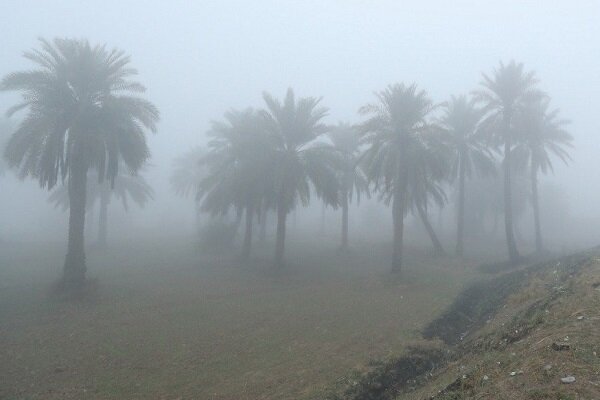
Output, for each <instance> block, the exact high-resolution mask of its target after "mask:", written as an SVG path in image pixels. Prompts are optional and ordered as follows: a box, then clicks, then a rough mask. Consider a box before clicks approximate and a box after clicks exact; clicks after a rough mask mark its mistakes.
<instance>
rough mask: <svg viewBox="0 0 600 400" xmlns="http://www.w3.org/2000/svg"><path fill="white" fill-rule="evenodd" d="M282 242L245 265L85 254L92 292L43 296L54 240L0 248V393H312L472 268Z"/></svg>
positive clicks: (411, 331)
mask: <svg viewBox="0 0 600 400" xmlns="http://www.w3.org/2000/svg"><path fill="white" fill-rule="evenodd" d="M293 239H294V238H292V242H291V244H290V245H289V246H288V249H287V257H288V260H292V261H291V262H290V263H289V265H288V266H287V269H286V270H284V271H282V272H278V273H274V272H273V271H271V270H270V269H269V268H268V266H269V264H270V252H271V248H270V246H265V247H264V248H258V249H257V251H256V253H255V256H254V258H253V260H252V262H251V263H250V265H239V263H238V262H237V261H236V259H235V257H234V256H233V255H232V254H230V255H228V256H225V257H220V258H219V257H217V256H215V255H207V254H203V253H202V252H201V251H199V250H198V248H197V246H195V245H194V244H192V243H183V244H182V243H178V244H177V243H159V242H151V241H148V242H146V243H137V244H128V245H125V244H121V245H119V246H113V247H112V248H111V251H110V252H109V253H108V254H107V255H101V254H98V253H96V252H94V251H90V252H89V254H88V262H89V269H90V271H89V275H90V276H91V277H92V279H93V281H94V287H95V290H94V294H93V295H91V296H90V297H89V298H88V299H86V300H84V301H81V302H79V303H69V302H65V301H60V300H58V299H56V298H53V297H51V296H50V295H49V294H48V293H49V288H50V287H51V284H52V281H53V280H54V279H55V278H56V277H57V276H58V274H59V272H60V265H61V263H62V257H63V252H64V249H63V248H62V245H60V244H55V245H49V244H38V245H32V246H26V245H10V246H8V245H7V244H4V245H2V248H1V249H0V321H2V323H1V324H0V398H15V399H163V398H164V399H178V398H181V399H316V398H319V395H320V393H322V392H323V390H325V389H327V388H329V387H331V386H332V385H334V384H335V382H336V381H337V380H339V379H340V378H342V377H344V376H345V375H347V374H349V373H351V372H352V371H353V370H356V369H361V368H364V367H365V366H366V365H367V364H368V363H369V361H370V360H373V359H377V358H381V357H388V356H390V355H393V354H397V353H399V352H400V351H401V350H402V349H403V347H404V346H406V344H408V343H409V342H410V341H411V340H414V339H417V338H418V337H419V330H420V329H421V328H422V327H423V326H424V325H425V323H427V322H428V321H429V320H431V319H432V318H433V317H434V316H436V315H438V314H439V313H440V312H441V311H442V310H443V309H444V307H446V306H447V305H448V304H449V302H450V301H451V300H452V299H453V298H454V296H455V295H456V294H457V293H458V292H459V291H460V289H462V288H463V286H464V285H465V284H466V283H468V282H469V281H471V280H472V279H476V278H477V277H478V275H477V273H476V272H474V268H471V267H464V266H459V265H458V264H457V262H456V261H454V260H449V259H442V260H440V259H433V258H428V257H427V256H425V255H424V254H420V253H418V252H416V251H411V252H409V256H408V258H407V260H408V262H407V267H406V269H405V271H404V272H403V273H402V275H401V276H391V275H390V274H389V273H388V272H387V269H388V264H389V262H388V253H389V249H388V248H387V247H386V246H382V245H370V244H364V245H362V246H361V247H357V248H355V249H354V250H353V251H352V252H351V253H350V254H345V255H337V254H336V252H335V250H334V249H335V245H333V244H331V243H326V242H325V243H324V242H323V241H322V240H315V241H312V242H302V241H298V240H295V243H294V240H293Z"/></svg>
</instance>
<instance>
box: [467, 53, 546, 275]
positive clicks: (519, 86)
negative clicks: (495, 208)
mask: <svg viewBox="0 0 600 400" xmlns="http://www.w3.org/2000/svg"><path fill="white" fill-rule="evenodd" d="M537 84H538V79H537V78H536V76H535V73H534V72H533V71H530V72H525V70H524V66H523V64H521V63H519V64H517V63H516V62H514V61H511V62H510V63H509V64H507V65H505V64H503V63H500V66H499V68H497V69H496V70H494V74H493V77H489V76H487V75H486V74H483V81H482V82H481V86H482V88H481V89H480V90H477V91H476V92H475V93H474V95H475V100H476V101H477V102H478V103H479V104H482V105H483V112H484V115H485V116H484V119H483V122H482V124H483V125H484V127H485V129H487V130H488V131H489V132H490V133H491V135H492V136H493V137H494V138H495V139H497V141H498V142H499V143H500V144H502V147H503V155H504V160H503V163H502V167H503V170H504V228H505V233H506V244H507V247H508V255H509V259H510V261H511V263H513V264H515V263H517V262H518V260H519V259H520V256H519V251H518V250H517V245H516V242H515V237H514V227H513V212H512V206H511V203H512V201H511V198H512V194H511V170H512V168H513V167H512V164H513V162H512V156H511V153H512V150H513V146H514V144H515V141H516V139H517V138H516V137H515V133H516V132H515V126H514V125H515V116H516V115H517V114H518V113H519V111H520V110H521V109H523V108H524V107H525V106H526V104H527V103H528V102H531V101H533V100H535V99H539V98H541V97H543V96H544V95H543V93H542V92H541V91H540V90H539V89H538V87H537Z"/></svg>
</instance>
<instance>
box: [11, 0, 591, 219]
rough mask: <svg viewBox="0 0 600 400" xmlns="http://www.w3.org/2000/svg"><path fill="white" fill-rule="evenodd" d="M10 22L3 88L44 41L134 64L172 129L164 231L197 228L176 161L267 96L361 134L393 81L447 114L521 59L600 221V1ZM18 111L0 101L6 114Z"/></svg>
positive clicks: (163, 140)
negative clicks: (452, 100) (290, 92)
mask: <svg viewBox="0 0 600 400" xmlns="http://www.w3.org/2000/svg"><path fill="white" fill-rule="evenodd" d="M0 15H2V45H1V46H0V60H1V62H0V75H1V76H4V75H5V74H6V73H9V72H11V71H15V70H20V69H27V68H30V67H31V64H30V63H29V62H28V61H27V60H25V59H23V58H22V57H21V54H22V52H23V51H24V50H27V49H30V48H32V47H37V46H38V43H37V40H36V39H37V38H38V37H40V36H41V37H45V38H50V39H51V38H54V37H57V36H60V37H75V38H87V39H89V40H90V41H91V42H92V43H107V44H108V46H109V47H118V48H120V49H123V50H125V51H126V52H127V53H128V54H130V55H131V56H132V65H133V66H134V67H136V68H137V69H138V70H139V72H140V76H139V80H140V81H141V82H142V83H143V84H145V85H146V86H147V87H148V93H147V98H148V99H149V100H151V101H153V102H154V103H155V104H156V105H157V106H158V108H159V109H160V111H161V117H162V118H161V123H160V125H159V131H158V134H157V135H155V136H152V137H151V139H150V146H151V150H152V154H153V157H152V160H151V163H152V164H153V165H154V167H153V168H152V169H151V175H152V176H151V179H150V181H151V182H152V183H153V185H154V186H155V190H156V192H157V196H156V201H155V204H154V205H151V206H150V207H148V210H154V212H155V213H154V215H155V217H154V218H157V219H158V220H159V221H163V222H164V221H170V223H173V224H176V223H177V221H178V218H179V219H183V218H185V214H184V213H182V214H181V215H180V216H179V217H173V216H169V215H168V214H167V210H166V209H165V207H164V205H165V204H166V202H170V204H185V201H182V200H175V199H174V198H173V196H172V195H170V194H169V193H168V187H167V185H166V181H167V179H168V175H169V174H170V172H171V162H172V159H173V158H174V157H176V156H177V155H179V154H181V153H182V152H185V151H186V150H188V149H189V148H191V147H192V146H194V145H197V144H201V143H203V142H204V132H205V131H206V129H207V128H208V124H209V121H210V120H211V119H218V118H220V117H221V116H222V114H223V112H224V111H226V110H227V109H228V108H230V107H235V108H244V107H247V106H255V107H260V106H262V99H261V93H262V91H263V90H267V91H269V92H270V93H272V94H273V95H275V96H276V97H282V96H283V95H284V94H285V90H286V88H287V87H293V88H294V89H295V91H296V93H297V95H298V96H323V97H324V99H323V104H324V105H326V106H328V107H330V109H331V110H330V117H329V118H328V122H330V123H334V122H336V121H338V120H348V121H350V122H357V121H359V120H360V119H359V117H358V116H357V113H356V111H357V109H358V108H359V107H360V106H361V105H364V104H365V103H367V102H370V101H371V100H372V99H373V95H372V93H373V91H375V90H380V89H383V88H384V87H385V86H386V85H387V84H389V83H394V82H407V83H410V82H413V81H414V82H416V83H417V84H418V85H419V86H420V87H421V88H423V89H426V90H427V91H428V92H429V93H430V95H431V96H432V97H433V98H434V100H435V101H436V102H441V101H444V100H446V99H447V98H448V97H449V96H450V95H452V94H461V93H468V92H469V91H471V90H472V89H474V88H476V87H477V84H478V83H479V81H480V77H481V72H487V73H491V71H492V70H493V68H494V67H496V66H497V65H498V62H499V61H500V60H504V61H505V62H508V61H509V60H510V59H515V60H516V61H520V62H523V63H525V66H526V68H527V69H534V70H536V71H537V73H538V76H539V78H540V79H541V83H542V85H541V87H542V88H543V89H544V90H546V91H547V92H548V93H549V94H550V95H551V96H552V99H553V102H552V104H553V105H554V106H555V107H559V108H561V110H562V115H563V116H564V117H566V118H568V119H570V120H571V121H572V124H571V125H570V126H569V131H570V132H571V133H572V135H573V136H574V138H575V141H574V144H575V146H576V151H574V152H573V158H574V160H575V161H574V162H573V164H572V165H571V166H570V167H569V168H564V167H562V166H561V165H560V164H559V162H558V161H557V162H556V166H557V170H556V175H555V177H551V178H550V179H552V180H555V181H556V182H558V183H559V184H560V185H562V186H563V187H564V188H565V190H566V191H567V192H568V193H569V198H570V199H571V206H570V207H571V212H572V213H573V214H579V215H588V216H593V217H594V218H600V210H598V204H600V190H598V188H599V187H600V174H598V173H597V172H596V171H598V170H599V169H600V168H599V167H600V161H598V160H599V157H600V127H599V125H600V123H599V118H598V111H599V110H600V24H598V21H600V1H592V0H589V1H588V0H578V1H547V0H546V1H543V0H539V1H522V0H520V1H519V0H513V1H476V0H473V1H393V0H389V1H383V0H372V1H362V0H360V1H359V0H346V1H342V0H336V1H334V0H330V1H324V0H321V1H312V0H303V1H274V0H270V1H267V0H259V1H156V0H155V1H116V0H113V1H107V0H101V1H100V0H95V1H79V0H69V1H23V0H2V2H0ZM16 100H17V95H16V94H7V93H0V111H2V112H4V111H5V110H6V109H7V108H8V107H9V106H10V105H12V104H14V102H15V101H16ZM11 179H12V178H11ZM11 179H9V180H8V181H9V182H12V180H11ZM6 181H7V180H6V179H4V181H0V182H2V183H0V188H3V189H0V190H2V191H3V192H4V190H5V189H4V188H5V187H6V186H5V185H6V184H5V183H3V182H6ZM11 185H12V183H11ZM30 185H31V184H30ZM30 185H25V186H23V185H18V186H17V185H15V191H14V192H11V196H12V199H9V200H6V198H5V196H6V194H0V202H2V201H8V203H9V205H10V207H12V208H10V207H9V209H8V210H7V209H6V208H5V210H6V212H7V213H10V212H11V210H12V212H25V211H23V210H24V209H26V212H27V213H29V214H31V215H33V214H35V212H36V210H44V209H46V208H48V206H47V205H46V200H45V199H46V197H47V196H45V194H44V195H43V196H42V195H39V193H38V192H39V190H37V189H33V185H31V187H29V186H30ZM5 193H6V192H5ZM34 193H38V195H37V197H36V196H34V195H33V194H34ZM18 196H27V199H25V200H24V201H22V200H19V201H17V200H15V199H16V198H17V197H18ZM542 201H543V200H542ZM161 202H162V203H161ZM175 202H177V203H175ZM160 210H162V211H164V212H162V213H161V212H159V211H160ZM148 213H149V214H151V212H150V211H148ZM37 218H38V217H32V216H30V219H29V220H28V221H29V222H31V223H35V221H37V220H38V219H37ZM57 219H59V218H58V217H57ZM63 219H64V218H63Z"/></svg>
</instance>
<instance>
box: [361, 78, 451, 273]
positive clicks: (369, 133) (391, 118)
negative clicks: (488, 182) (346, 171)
mask: <svg viewBox="0 0 600 400" xmlns="http://www.w3.org/2000/svg"><path fill="white" fill-rule="evenodd" d="M376 96H377V100H378V101H377V102H376V103H372V104H368V105H366V106H364V107H362V108H361V109H360V113H361V114H363V115H366V116H369V118H368V119H367V120H366V121H365V122H364V123H363V125H362V134H363V139H364V142H365V143H366V144H367V145H368V148H367V149H366V152H365V155H364V157H363V159H364V162H365V172H366V174H367V177H368V178H369V180H370V181H371V182H372V183H373V184H374V186H375V189H376V190H378V191H379V192H380V196H381V198H382V200H383V201H384V202H385V203H386V204H390V203H391V204H392V221H393V225H394V244H393V245H394V248H393V256H392V271H395V272H399V271H400V268H401V266H402V246H403V236H404V217H405V216H406V214H407V213H408V211H410V210H411V209H412V208H417V209H418V207H420V208H421V210H422V211H424V208H423V207H424V205H425V204H426V202H427V201H428V200H429V199H430V196H432V195H435V196H434V197H437V200H438V201H439V200H440V196H445V195H443V191H442V190H441V187H440V186H439V185H438V184H437V182H438V180H439V179H440V177H441V174H440V173H441V172H443V171H444V166H443V165H444V163H445V160H446V159H447V158H446V157H445V156H443V154H442V152H441V150H442V146H441V142H440V141H439V139H438V137H437V135H435V134H434V132H433V131H434V129H433V127H432V126H431V123H430V121H429V117H430V115H431V112H432V111H433V110H434V109H435V105H434V104H433V102H432V101H431V99H430V98H429V96H428V95H427V92H425V91H423V90H418V89H417V86H416V85H415V84H412V85H410V86H406V85H404V84H395V85H390V86H388V87H387V88H386V89H385V90H383V91H381V92H378V93H376ZM419 214H420V216H421V217H422V219H423V222H424V224H425V226H426V227H427V226H428V221H427V219H426V215H425V213H422V212H420V211H419ZM430 226H431V225H430V224H429V227H430ZM428 233H430V232H429V229H428ZM432 241H434V243H435V240H434V238H433V237H432ZM438 242H439V241H438ZM436 247H437V246H436Z"/></svg>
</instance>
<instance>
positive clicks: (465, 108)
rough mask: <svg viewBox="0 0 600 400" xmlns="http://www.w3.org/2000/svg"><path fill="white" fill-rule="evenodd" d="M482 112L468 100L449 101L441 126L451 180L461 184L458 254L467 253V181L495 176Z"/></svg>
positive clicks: (457, 239) (457, 238) (459, 187)
mask: <svg viewBox="0 0 600 400" xmlns="http://www.w3.org/2000/svg"><path fill="white" fill-rule="evenodd" d="M481 118H482V112H481V110H479V109H477V108H476V107H475V106H474V104H473V102H471V101H469V100H468V99H467V97H466V96H458V97H454V96H452V98H451V99H450V101H449V102H447V103H446V104H445V105H444V114H443V115H442V117H441V118H440V126H441V128H442V129H443V130H444V131H445V132H446V135H445V140H446V141H447V143H448V149H449V150H450V152H451V167H450V176H449V177H450V179H451V180H452V181H458V204H457V206H458V212H457V223H456V254H457V255H458V256H462V255H463V252H464V223H465V181H466V179H468V178H471V176H472V175H473V172H474V171H477V172H479V173H480V175H482V176H485V175H489V174H492V173H494V172H495V165H494V159H493V154H492V152H491V149H490V147H489V146H488V143H487V141H486V140H485V137H484V136H483V135H482V134H481V131H480V130H479V122H480V121H481Z"/></svg>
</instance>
